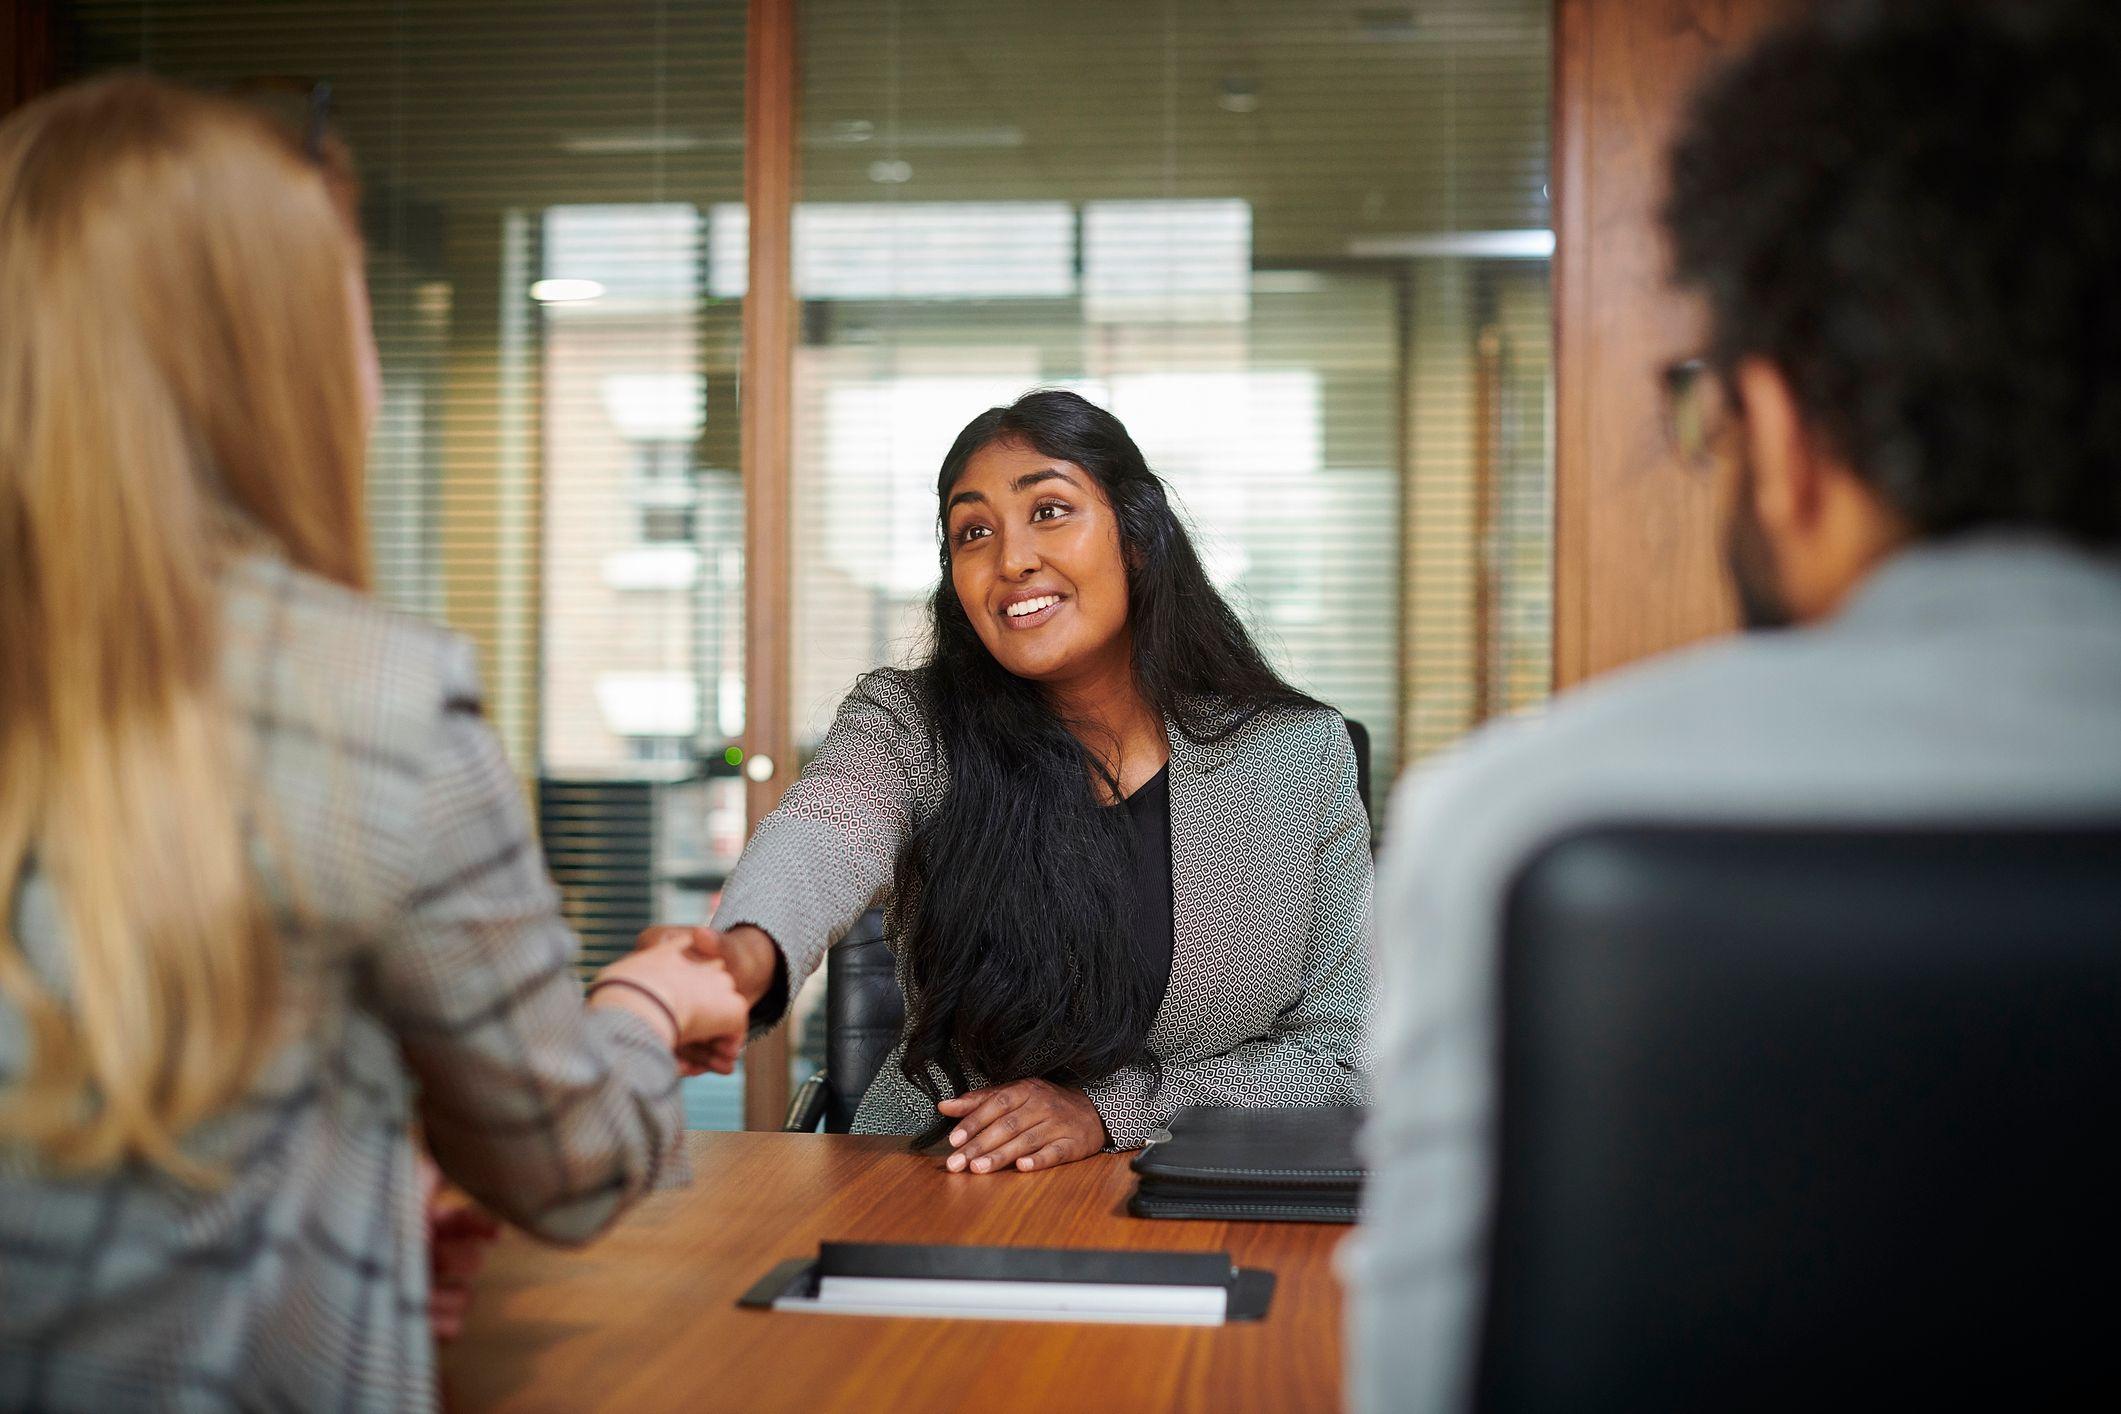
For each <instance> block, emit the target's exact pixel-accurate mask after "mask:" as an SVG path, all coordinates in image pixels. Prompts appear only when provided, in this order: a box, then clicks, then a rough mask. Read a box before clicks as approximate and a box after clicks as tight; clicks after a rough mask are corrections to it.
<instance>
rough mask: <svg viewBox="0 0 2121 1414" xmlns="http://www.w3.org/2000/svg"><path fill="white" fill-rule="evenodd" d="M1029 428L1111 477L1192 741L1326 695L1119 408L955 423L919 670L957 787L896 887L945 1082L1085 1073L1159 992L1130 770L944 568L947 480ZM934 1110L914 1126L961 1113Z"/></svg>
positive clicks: (1160, 660)
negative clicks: (1141, 954) (1127, 786)
mask: <svg viewBox="0 0 2121 1414" xmlns="http://www.w3.org/2000/svg"><path fill="white" fill-rule="evenodd" d="M999 442H1018V443H1022V444H1023V445H1025V446H1028V447H1030V448H1032V449H1033V450H1035V451H1037V452H1040V453H1041V454H1043V455H1045V456H1049V457H1054V458H1058V459H1060V460H1062V461H1068V462H1073V463H1074V464H1075V465H1077V466H1079V467H1081V468H1082V469H1083V470H1084V471H1086V472H1088V473H1090V475H1091V476H1092V477H1093V478H1095V479H1096V481H1097V484H1098V486H1099V487H1100V488H1101V489H1102V490H1103V491H1104V493H1105V495H1106V497H1107V498H1108V499H1109V500H1110V501H1111V503H1112V509H1113V511H1114V513H1115V515H1116V516H1117V518H1118V521H1119V538H1120V547H1121V550H1122V551H1123V553H1124V555H1125V559H1126V565H1127V620H1128V624H1129V627H1130V628H1131V629H1132V631H1133V637H1134V676H1135V680H1136V682H1137V683H1139V685H1140V687H1141V692H1142V696H1143V697H1145V698H1146V699H1147V700H1148V701H1149V703H1150V705H1152V706H1154V707H1156V708H1158V709H1160V710H1161V711H1162V712H1163V714H1164V715H1165V716H1166V717H1167V718H1168V719H1169V720H1170V721H1171V722H1172V723H1173V724H1174V725H1175V726H1176V727H1177V728H1178V730H1179V731H1181V732H1183V733H1185V734H1186V735H1187V736H1188V737H1191V738H1192V739H1193V740H1195V741H1210V740H1220V739H1222V738H1224V737H1227V736H1229V735H1231V734H1232V733H1234V732H1236V731H1238V730H1239V729H1240V728H1242V727H1243V726H1244V725H1245V724H1246V723H1247V722H1249V721H1251V720H1253V719H1254V718H1255V717H1257V716H1259V715H1260V714H1261V713H1263V712H1271V711H1277V710H1284V711H1306V710H1316V709H1318V707H1319V703H1318V702H1317V701H1315V700H1314V699H1312V698H1311V697H1309V696H1307V695H1306V694H1304V693H1302V692H1299V691H1297V690H1296V689H1295V688H1293V687H1291V686H1290V685H1289V684H1288V683H1286V682H1284V681H1283V680H1282V678H1281V676H1280V675H1279V674H1277V673H1276V672H1275V671H1274V669H1273V668H1272V667H1270V666H1269V665H1268V663H1267V660H1266V657H1265V656H1264V655H1263V654H1262V653H1261V652H1260V650H1259V648H1258V646H1257V645H1256V644H1255V643H1254V642H1253V640H1252V636H1251V634H1249V633H1248V632H1246V631H1245V626H1244V624H1243V622H1242V621H1241V620H1240V619H1239V618H1238V616H1237V614H1236V612H1235V611H1234V610H1233V609H1231V607H1230V605H1229V604H1228V603H1227V602H1226V601H1225V600H1224V599H1223V597H1222V595H1221V594H1219V593H1217V592H1216V590H1215V586H1214V585H1213V584H1212V583H1210V582H1209V579H1208V575H1207V571H1206V570H1205V569H1203V568H1202V565H1201V561H1200V556H1199V555H1198V554H1197V553H1196V552H1195V550H1194V548H1193V540H1192V537H1191V536H1190V535H1188V534H1187V533H1186V527H1185V525H1184V523H1183V522H1182V521H1181V520H1180V519H1179V517H1178V514H1177V511H1176V510H1175V508H1174V507H1173V505H1172V503H1171V500H1170V497H1169V496H1168V494H1167V493H1166V491H1165V489H1164V483H1163V480H1162V479H1161V478H1160V477H1158V476H1157V475H1156V473H1155V472H1153V471H1151V470H1150V469H1149V464H1148V463H1147V462H1146V461H1145V460H1144V459H1143V458H1142V454H1141V449H1140V448H1139V447H1137V446H1136V445H1135V443H1134V439H1133V438H1132V437H1130V436H1128V435H1127V429H1126V428H1125V427H1124V426H1122V425H1121V423H1120V420H1119V419H1118V418H1116V417H1114V416H1113V415H1112V414H1111V413H1109V412H1107V411H1105V410H1104V409H1103V408H1101V407H1098V406H1097V405H1096V404H1095V403H1092V402H1089V401H1088V400H1086V399H1084V398H1082V397H1080V396H1078V395H1076V394H1074V393H1070V392H1064V391H1058V390H1052V389H1045V390H1039V391H1035V392H1031V393H1027V394H1025V395H1024V396H1023V397H1022V398H1019V399H1018V400H1017V401H1016V402H1015V403H1013V404H1011V405H1010V406H1008V407H999V408H989V409H988V410H987V411H985V412H983V413H981V414H980V415H979V416H978V417H975V418H973V419H972V421H971V422H970V423H969V424H968V425H967V426H966V428H965V430H964V431H963V432H961V433H959V434H958V438H957V441H956V443H955V444H954V445H953V446H952V447H951V448H950V452H949V455H947V456H945V457H944V458H943V465H942V470H941V472H940V474H939V475H938V476H937V478H936V486H935V491H936V498H935V499H936V529H937V536H938V540H939V544H940V549H941V556H942V578H941V581H940V582H939V583H938V584H937V586H936V590H935V597H934V599H933V601H932V603H931V605H930V609H931V614H932V629H933V645H932V650H931V652H930V654H929V656H928V658H927V660H926V661H925V662H923V663H921V664H920V665H919V666H917V667H916V668H915V669H914V670H913V679H914V681H915V683H916V684H917V687H918V691H919V694H920V696H921V698H922V699H923V706H924V709H925V712H926V715H927V719H928V726H929V730H930V733H931V734H932V736H933V738H934V742H935V745H936V747H937V749H938V750H939V752H940V753H941V754H942V756H943V757H944V759H946V760H947V761H948V763H949V785H948V787H947V798H946V799H945V801H944V802H943V804H942V806H941V807H940V808H938V809H936V810H934V811H932V812H929V813H927V814H926V815H925V816H924V818H923V819H921V820H920V821H919V822H917V823H916V825H915V827H914V830H913V836H912V839H911V841H910V842H909V846H908V848H907V849H906V850H905V851H904V853H903V854H902V855H901V856H900V859H899V862H898V868H897V875H896V879H895V881H894V896H895V898H896V900H897V906H898V908H899V909H900V911H901V915H902V919H903V922H902V936H901V938H900V942H899V948H900V956H901V961H902V963H903V965H904V968H905V976H906V982H907V988H906V990H907V1007H908V1023H907V1027H906V1045H905V1051H904V1053H903V1056H902V1059H901V1064H902V1068H903V1070H904V1072H905V1075H906V1078H907V1079H908V1080H910V1081H911V1082H912V1083H913V1084H914V1085H916V1086H918V1087H919V1088H920V1089H921V1090H923V1091H924V1092H926V1093H927V1094H928V1096H929V1098H931V1099H936V1100H940V1099H942V1098H943V1095H942V1090H943V1088H944V1087H943V1086H940V1085H938V1084H937V1083H936V1079H935V1076H934V1073H933V1072H934V1071H935V1070H940V1071H941V1072H942V1073H943V1077H944V1079H945V1080H947V1082H948V1088H949V1090H950V1092H951V1093H952V1094H963V1093H964V1091H965V1089H966V1088H967V1073H966V1072H967V1070H968V1068H969V1069H971V1070H977V1071H978V1072H980V1073H981V1074H982V1075H984V1076H985V1077H986V1079H987V1081H988V1082H989V1083H990V1084H1000V1083H1004V1082H1007V1081H1011V1080H1022V1079H1027V1078H1030V1077H1038V1078H1040V1079H1046V1080H1052V1081H1055V1082H1057V1083H1060V1084H1067V1085H1076V1086H1083V1085H1089V1084H1093V1083H1095V1082H1097V1081H1099V1080H1102V1079H1104V1078H1106V1077H1107V1076H1109V1075H1111V1074H1112V1073H1113V1072H1114V1071H1115V1070H1117V1069H1119V1068H1120V1067H1121V1066H1123V1065H1126V1064H1127V1063H1129V1062H1131V1061H1134V1060H1138V1059H1139V1058H1140V1057H1141V1054H1142V1044H1143V1041H1144V1039H1145V1038H1146V1037H1147V1036H1148V1034H1149V1026H1150V1024H1151V1023H1152V1022H1153V1021H1155V1019H1156V1006H1157V998H1158V995H1159V994H1160V991H1161V989H1160V988H1159V987H1157V986H1156V985H1154V984H1153V983H1152V981H1151V980H1150V979H1149V978H1148V977H1146V976H1145V975H1144V974H1143V972H1142V970H1141V968H1140V966H1139V965H1138V964H1137V963H1136V961H1135V960H1134V957H1133V951H1132V950H1133V946H1134V945H1133V941H1132V940H1133V936H1134V935H1133V929H1132V924H1131V921H1130V910H1131V908H1132V901H1133V894H1132V891H1131V879H1132V875H1133V869H1134V854H1133V843H1132V835H1131V832H1130V829H1131V827H1130V826H1129V825H1128V823H1127V821H1126V818H1125V814H1124V812H1121V811H1114V810H1110V809H1107V808H1105V807H1104V805H1103V802H1102V800H1101V798H1100V795H1099V792H1098V790H1097V789H1096V788H1095V787H1094V785H1093V782H1098V783H1101V784H1102V786H1103V795H1104V797H1106V798H1110V797H1113V796H1116V795H1117V794H1118V793H1119V782H1118V781H1117V780H1116V779H1114V778H1113V775H1112V773H1111V772H1110V771H1109V770H1108V769H1106V768H1105V767H1104V765H1103V764H1102V763H1101V762H1099V761H1098V759H1097V758H1096V757H1095V756H1094V755H1092V754H1091V753H1090V752H1089V751H1087V750H1086V749H1085V748H1084V746H1083V744H1082V742H1081V741H1080V740H1078V739H1077V737H1076V735H1075V733H1074V731H1073V730H1071V729H1070V727H1069V724H1068V723H1067V722H1066V721H1065V720H1063V718H1062V716H1061V714H1060V713H1059V712H1058V711H1056V710H1055V709H1054V706H1053V704H1052V703H1051V702H1050V701H1049V700H1048V698H1047V697H1046V694H1045V691H1044V690H1043V689H1042V688H1040V687H1039V685H1038V684H1036V683H1033V682H1029V681H1026V680H1025V679H1023V678H1019V677H1016V676H1014V675H1013V674H1011V673H1010V672H1009V671H1008V669H1006V668H1004V667H1003V666H1002V665H1001V664H1000V663H998V662H997V661H995V658H994V655H993V654H991V653H989V652H988V651H987V647H986V645H985V644H984V643H982V642H981V641H980V637H979V631H978V630H977V629H975V628H974V627H973V626H972V621H971V619H970V618H969V617H967V616H966V613H965V608H964V605H962V604H961V603H959V602H958V598H957V590H956V588H955V586H954V585H953V584H952V582H951V578H950V538H949V536H948V534H947V533H946V529H947V526H946V521H945V517H946V516H947V514H948V508H949V503H950V493H951V490H952V489H953V488H954V487H955V486H956V485H957V480H958V478H959V477H960V476H962V475H963V474H964V471H965V467H966V465H967V464H968V463H969V462H970V461H971V460H972V458H973V456H974V455H976V454H977V453H978V452H979V451H981V450H982V449H983V448H985V447H989V446H992V445H994V444H995V443H999ZM950 1124H951V1121H950V1120H949V1119H948V1118H939V1119H938V1120H937V1122H936V1123H935V1124H934V1125H931V1126H930V1128H929V1130H928V1131H927V1132H926V1133H924V1134H922V1135H919V1136H916V1137H915V1139H914V1144H915V1146H916V1147H921V1146H924V1145H926V1144H928V1143H930V1142H933V1141H934V1140H935V1139H937V1138H939V1137H940V1136H941V1134H942V1133H943V1132H945V1131H947V1130H948V1129H949V1127H950Z"/></svg>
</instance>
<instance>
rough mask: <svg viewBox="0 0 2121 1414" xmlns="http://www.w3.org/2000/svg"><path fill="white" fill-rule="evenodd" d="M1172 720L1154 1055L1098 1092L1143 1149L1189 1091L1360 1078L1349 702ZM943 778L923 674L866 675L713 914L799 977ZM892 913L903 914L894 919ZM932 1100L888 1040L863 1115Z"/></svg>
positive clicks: (880, 893)
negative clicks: (766, 944)
mask: <svg viewBox="0 0 2121 1414" xmlns="http://www.w3.org/2000/svg"><path fill="white" fill-rule="evenodd" d="M1166 730H1167V732H1168V734H1169V736H1170V739H1171V774H1170V784H1171V898H1172V958H1171V981H1170V985H1169V987H1168V988H1167V989H1166V990H1165V993H1164V1001H1163V1008H1162V1010H1161V1011H1159V1012H1158V1013H1157V1016H1156V1021H1155V1023H1154V1025H1152V1026H1151V1028H1150V1030H1149V1035H1148V1041H1147V1047H1146V1051H1145V1053H1144V1054H1143V1056H1142V1057H1141V1059H1140V1060H1138V1061H1136V1062H1135V1063H1133V1064H1131V1065H1129V1066H1127V1067H1125V1068H1124V1069H1123V1070H1121V1071H1120V1072H1119V1073H1118V1074H1116V1075H1114V1076H1112V1077H1111V1078H1110V1079H1108V1080H1106V1081H1104V1082H1103V1083H1101V1084H1098V1085H1094V1086H1092V1087H1091V1088H1090V1090H1089V1092H1088V1093H1089V1096H1090V1099H1091V1102H1092V1103H1093V1104H1095V1105H1096V1106H1097V1109H1098V1113H1099V1114H1100V1115H1101V1116H1102V1117H1103V1118H1104V1121H1105V1128H1106V1130H1107V1131H1108V1132H1109V1133H1110V1135H1111V1137H1112V1145H1113V1147H1114V1148H1117V1149H1132V1148H1137V1147H1139V1146H1140V1145H1141V1144H1142V1143H1143V1142H1144V1141H1145V1140H1146V1139H1148V1137H1149V1136H1150V1135H1151V1134H1153V1133H1155V1132H1156V1131H1157V1130H1158V1129H1160V1128H1162V1127H1163V1125H1164V1124H1165V1122H1166V1121H1168V1120H1169V1119H1170V1117H1171V1116H1172V1114H1174V1113H1175V1112H1176V1111H1177V1110H1178V1109H1179V1108H1180V1107H1182V1106H1185V1105H1197V1104H1220V1105H1306V1104H1332V1103H1345V1102H1351V1101H1358V1100H1361V1099H1362V1098H1363V1095H1364V1081H1363V1070H1362V1066H1363V1054H1362V1016H1363V1008H1364V1004H1365V999H1366V994H1367V990H1368V957H1367V954H1366V952H1365V950H1364V944H1363V926H1364V921H1365V917H1366V915H1367V913H1368V910H1369V902H1370V824H1369V818H1368V816H1367V815H1366V814H1365V813H1364V811H1363V807H1362V801H1361V799H1360V797H1359V796H1358V795H1357V794H1356V784H1355V753H1354V748H1353V747H1352V745H1351V744H1350V743H1349V741H1348V733H1347V730H1346V727H1345V725H1344V723H1343V722H1342V720H1341V718H1340V714H1339V713H1337V712H1330V711H1315V712H1301V713H1298V712H1275V713H1271V714H1267V715H1263V716H1261V717H1259V718H1257V719H1255V720H1254V721H1252V722H1250V723H1248V724H1247V725H1246V726H1244V727H1242V728H1240V729H1239V730H1238V731H1237V732H1236V733H1235V734H1234V735H1232V736H1231V737H1229V738H1227V739H1226V740H1223V741H1220V742H1216V743H1212V744H1203V743H1199V742H1195V741H1193V740H1191V739H1190V738H1188V737H1187V736H1186V735H1185V734H1184V733H1183V732H1180V731H1179V730H1178V729H1177V727H1176V726H1175V725H1169V724H1167V727H1166ZM944 787H945V775H944V766H943V764H942V763H941V762H940V761H938V760H937V759H936V756H935V752H934V750H933V747H932V745H931V742H930V739H929V735H928V730H927V727H926V725H925V722H924V720H923V717H922V713H921V709H920V706H919V704H918V701H917V699H916V697H915V693H914V689H913V687H912V685H911V683H910V681H909V680H908V679H907V677H906V675H905V674H903V673H899V672H896V671H894V670H891V669H883V670H880V671H877V672H873V673H870V674H869V675H867V676H866V677H864V678H863V679H862V680H861V682H860V683H858V684H857V685H856V687H855V690H854V691H853V692H852V693H851V694H849V695H848V697H847V700H846V701H845V702H843V703H842V704H841V705H840V710H839V715H838V717H837V719H836V720H835V721H834V722H833V724H832V729H831V731H829V732H828V733H827V734H826V736H825V740H824V743H823V744H822V745H821V746H820V747H819V748H818V753H817V756H816V758H815V759H814V760H812V761H811V763H810V768H809V769H808V770H807V771H805V772H804V773H803V778H802V779H801V780H800V781H798V782H797V783H796V784H795V785H794V786H793V787H791V788H790V790H789V792H788V794H787V795H786V796H785V797H784V798H783V799H782V801H781V804H780V807H779V808H778V809H776V810H775V811H774V812H773V813H772V814H771V815H769V816H767V817H766V819H764V820H762V821H761V822H760V823H759V828H758V831H757V833H756V834H754V835H753V836H752V838H751V842H750V844H749V845H747V846H746V847H745V850H744V854H743V858H742V859H740V860H739V861H738V862H737V867H736V870H735V871H734V872H733V873H732V874H731V875H730V878H729V883H728V887H727V888H726V889H724V891H723V893H722V901H721V904H720V906H719V907H718V908H717V909H716V911H715V917H714V926H715V927H717V928H730V927H734V926H736V925H737V924H739V923H750V924H754V925H756V926H758V927H760V928H762V929H764V930H765V931H766V932H767V933H768V934H770V935H771V936H772V937H773V939H774V941H775V942H776V943H777V944H778V945H779V946H780V949H781V951H782V954H783V955H784V956H785V958H786V960H787V965H788V981H789V992H790V995H793V994H794V990H795V989H796V988H797V987H800V986H801V985H802V982H803V979H805V978H806V977H808V976H809V975H810V974H811V973H812V972H813V971H815V970H816V969H817V966H818V964H819V963H820V962H822V961H823V960H824V957H825V952H826V950H827V949H828V948H829V947H830V946H831V945H832V944H833V943H835V942H837V941H838V940H839V939H840V938H841V937H842V936H844V935H845V934H846V932H847V931H848V929H850V928H851V927H853V925H854V922H855V920H856V919H858V918H859V917H860V916H861V915H862V913H863V911H864V910H866V909H867V908H869V907H870V906H871V904H872V903H873V902H875V901H878V900H883V899H885V897H886V895H887V894H888V891H889V888H890V883H891V875H892V870H893V866H894V865H895V863H896V861H897V859H898V855H899V851H900V850H901V848H903V847H904V844H905V841H906V840H907V838H908V835H909V831H910V830H911V828H912V826H913V823H914V821H915V820H916V819H918V818H919V817H920V814H921V812H923V811H927V810H932V809H934V808H936V807H937V805H938V804H939V803H940V802H941V800H942V798H943V794H944ZM887 927H889V928H891V929H892V931H894V932H895V931H896V920H892V921H891V922H889V923H887ZM902 980H903V978H902ZM973 1079H974V1081H975V1083H977V1082H978V1081H979V1079H980V1077H973ZM934 1117H935V1110H934V1107H933V1106H932V1105H931V1104H930V1103H929V1101H928V1098H927V1097H926V1096H925V1095H923V1094H922V1093H921V1092H920V1091H919V1090H918V1089H916V1088H915V1087H914V1086H913V1085H912V1083H911V1082H909V1081H908V1080H907V1079H906V1077H905V1075H904V1073H903V1072H902V1071H901V1070H900V1069H899V1052H898V1051H897V1050H894V1051H893V1052H892V1053H891V1055H890V1057H889V1058H887V1059H886V1060H885V1062H884V1066H883V1069H882V1070H881V1071H880V1072H879V1073H878V1075H877V1078H876V1081H875V1082H874V1083H873V1084H872V1085H871V1086H870V1087H869V1091H868V1093H867V1094H866V1095H864V1096H863V1098H862V1103H861V1105H860V1107H859V1108H858V1110H857V1111H856V1113H855V1120H854V1127H855V1129H856V1130H857V1131H860V1132H867V1133H887V1134H911V1133H916V1132H918V1131H919V1130H921V1129H923V1128H925V1127H926V1126H927V1125H928V1123H929V1122H930V1121H931V1120H933V1119H934Z"/></svg>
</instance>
